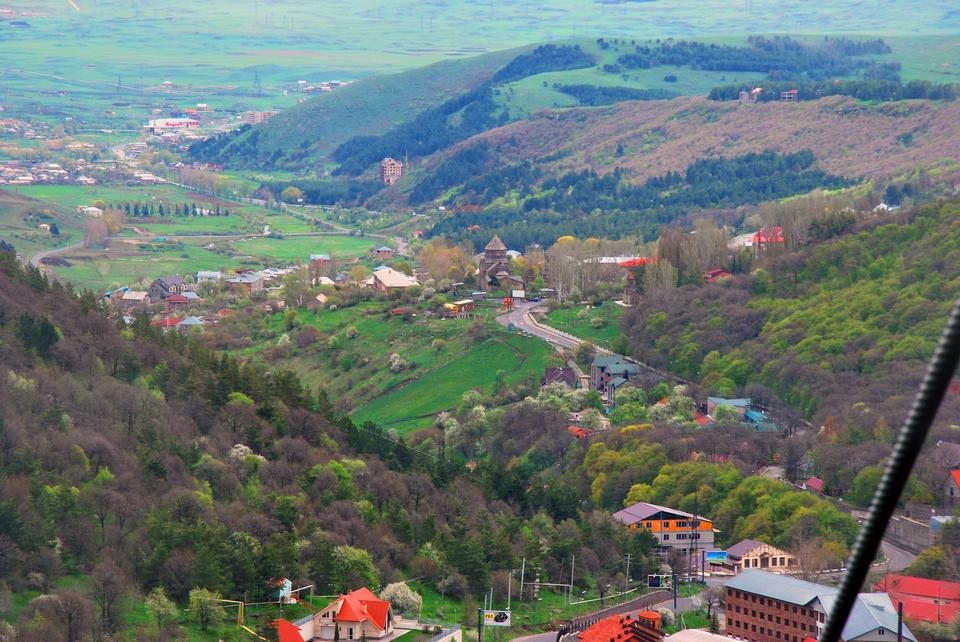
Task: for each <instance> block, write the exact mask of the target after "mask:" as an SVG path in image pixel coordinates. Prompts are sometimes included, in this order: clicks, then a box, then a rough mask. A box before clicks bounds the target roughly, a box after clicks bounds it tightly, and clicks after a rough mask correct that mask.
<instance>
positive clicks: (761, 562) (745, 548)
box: [726, 539, 800, 573]
mask: <svg viewBox="0 0 960 642" xmlns="http://www.w3.org/2000/svg"><path fill="white" fill-rule="evenodd" d="M726 553H727V563H728V564H729V565H730V566H731V568H732V570H733V572H734V573H739V572H740V571H744V570H746V569H750V568H759V569H763V570H765V571H770V572H772V573H790V572H793V571H796V570H797V569H799V566H800V561H799V560H798V559H797V558H796V557H795V556H793V555H792V554H790V553H788V552H786V551H783V550H781V549H779V548H777V547H775V546H771V545H770V544H767V543H766V542H761V541H760V540H756V539H745V540H742V541H740V542H737V543H736V544H734V545H733V546H731V547H730V548H728V549H727V551H726Z"/></svg>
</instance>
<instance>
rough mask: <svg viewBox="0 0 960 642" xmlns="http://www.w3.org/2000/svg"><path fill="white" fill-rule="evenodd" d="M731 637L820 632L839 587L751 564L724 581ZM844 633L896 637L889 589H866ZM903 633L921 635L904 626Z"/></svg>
mask: <svg viewBox="0 0 960 642" xmlns="http://www.w3.org/2000/svg"><path fill="white" fill-rule="evenodd" d="M724 590H725V596H724V609H725V617H726V626H725V629H724V633H726V635H727V636H728V637H732V638H737V639H740V640H749V641H750V642H805V640H807V639H809V638H814V639H816V638H817V637H819V635H820V632H821V629H822V628H823V625H824V623H825V622H826V619H827V613H829V612H830V609H831V608H832V607H833V603H834V601H835V600H836V598H837V594H838V592H839V589H837V588H834V587H832V586H824V585H822V584H814V583H813V582H805V581H804V580H800V579H797V578H794V577H790V576H789V575H776V574H774V573H769V572H767V571H761V570H759V569H749V570H746V571H744V572H742V573H740V574H739V575H737V576H736V577H735V578H733V579H731V580H729V581H728V582H727V583H726V585H725V589H724ZM840 637H841V639H842V640H844V642H868V641H869V642H874V641H876V640H885V639H888V640H891V642H892V641H893V640H896V638H897V610H896V608H894V606H893V604H892V603H891V602H890V597H889V596H888V595H887V594H886V593H861V594H860V595H858V596H857V599H856V601H855V602H854V606H853V610H852V611H851V612H850V616H849V617H848V618H847V621H846V624H845V625H844V627H843V631H842V632H841V634H840ZM903 639H905V640H910V641H911V642H916V640H917V638H915V637H914V635H913V633H911V632H910V630H909V629H908V628H907V627H906V626H904V627H903Z"/></svg>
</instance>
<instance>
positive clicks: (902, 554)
mask: <svg viewBox="0 0 960 642" xmlns="http://www.w3.org/2000/svg"><path fill="white" fill-rule="evenodd" d="M880 547H881V549H882V550H883V554H884V555H886V556H887V559H888V560H890V561H889V563H888V564H887V566H886V570H888V571H902V570H903V569H905V568H907V567H908V566H910V565H911V564H912V563H913V560H915V559H916V558H917V556H916V555H914V554H913V553H911V552H910V551H908V550H905V549H902V548H900V547H899V546H896V545H894V544H891V543H890V542H889V541H887V540H883V541H882V542H880Z"/></svg>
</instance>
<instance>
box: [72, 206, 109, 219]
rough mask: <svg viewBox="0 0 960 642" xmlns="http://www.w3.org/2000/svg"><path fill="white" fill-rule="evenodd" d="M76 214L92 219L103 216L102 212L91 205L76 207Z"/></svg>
mask: <svg viewBox="0 0 960 642" xmlns="http://www.w3.org/2000/svg"><path fill="white" fill-rule="evenodd" d="M77 214H79V215H80V216H92V217H94V218H100V217H101V216H103V210H102V209H100V208H99V207H93V206H92V205H78V206H77Z"/></svg>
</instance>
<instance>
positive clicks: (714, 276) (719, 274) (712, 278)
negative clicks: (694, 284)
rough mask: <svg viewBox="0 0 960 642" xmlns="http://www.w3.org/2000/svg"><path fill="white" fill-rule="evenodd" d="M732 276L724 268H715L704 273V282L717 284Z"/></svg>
mask: <svg viewBox="0 0 960 642" xmlns="http://www.w3.org/2000/svg"><path fill="white" fill-rule="evenodd" d="M731 276H733V275H732V274H730V273H729V272H727V271H726V270H724V269H722V268H713V269H711V270H707V271H706V272H704V273H703V280H704V281H706V282H707V283H716V282H717V281H720V280H722V279H726V278H728V277H731Z"/></svg>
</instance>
